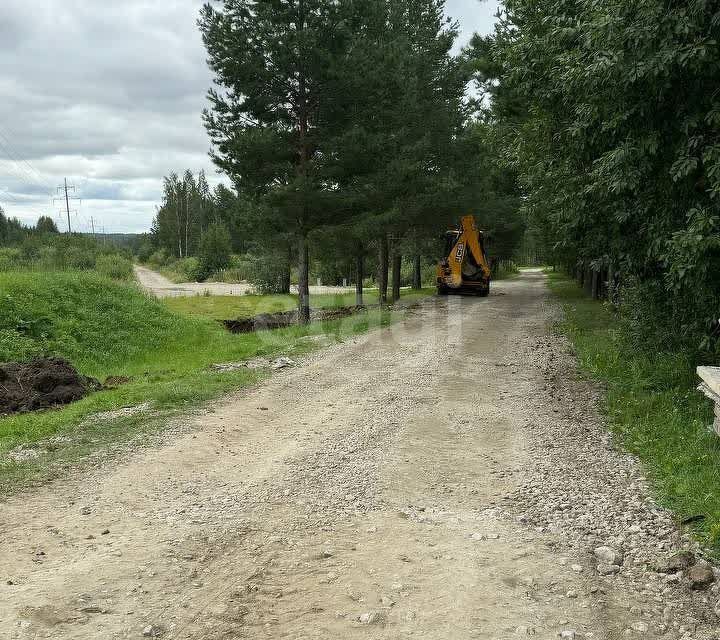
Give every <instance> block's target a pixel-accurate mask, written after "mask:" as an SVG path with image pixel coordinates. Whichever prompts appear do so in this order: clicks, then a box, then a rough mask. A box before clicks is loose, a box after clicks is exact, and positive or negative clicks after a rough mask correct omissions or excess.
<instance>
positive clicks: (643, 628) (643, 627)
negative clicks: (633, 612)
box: [630, 620, 650, 633]
mask: <svg viewBox="0 0 720 640" xmlns="http://www.w3.org/2000/svg"><path fill="white" fill-rule="evenodd" d="M630 628H631V629H632V630H633V631H635V632H636V633H647V632H648V630H649V629H650V627H649V626H648V623H647V622H643V621H642V620H638V621H637V622H633V623H632V624H631V625H630Z"/></svg>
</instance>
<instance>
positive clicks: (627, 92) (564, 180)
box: [475, 0, 720, 357]
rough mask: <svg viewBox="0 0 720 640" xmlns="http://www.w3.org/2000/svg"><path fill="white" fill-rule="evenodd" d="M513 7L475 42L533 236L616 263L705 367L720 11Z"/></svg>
mask: <svg viewBox="0 0 720 640" xmlns="http://www.w3.org/2000/svg"><path fill="white" fill-rule="evenodd" d="M505 9H506V11H505V13H504V15H503V18H502V19H501V20H500V22H499V24H498V26H497V29H496V33H495V35H494V37H493V38H491V39H489V40H486V41H476V42H475V44H476V45H477V46H476V53H477V65H476V69H477V70H478V75H479V77H480V79H481V80H484V81H485V83H484V85H483V86H484V87H485V88H486V89H487V90H488V91H489V92H490V93H491V94H492V95H493V98H494V102H493V109H492V118H493V123H494V126H495V129H496V133H497V135H498V137H499V140H500V142H501V144H502V149H503V150H504V154H505V158H506V160H507V162H508V163H509V165H510V166H512V167H513V169H514V170H515V171H517V173H518V176H519V179H520V182H521V184H522V186H523V189H524V191H525V194H526V199H525V206H526V209H527V211H528V214H529V215H530V216H531V217H532V220H533V224H534V225H536V226H538V227H540V228H542V229H543V230H544V232H545V234H546V237H545V240H546V242H547V244H548V246H552V247H554V252H555V261H556V263H558V264H564V265H565V266H567V267H569V268H573V267H574V266H575V263H576V261H578V260H584V261H593V262H594V263H596V264H599V265H608V264H611V263H612V265H613V267H614V269H615V271H616V273H618V274H619V275H620V277H621V279H622V280H623V281H624V282H628V283H640V285H641V286H642V287H643V293H642V296H641V297H642V299H643V300H645V302H644V303H643V304H647V305H648V306H647V307H646V310H645V312H643V313H645V314H646V315H650V314H653V316H654V317H655V319H658V320H661V321H665V319H667V321H668V324H669V325H674V326H675V327H676V330H677V331H678V332H679V333H681V334H682V335H683V336H688V337H689V338H691V341H693V342H694V344H695V350H697V349H698V347H700V348H701V349H703V350H704V351H705V357H708V356H709V355H710V353H711V351H712V348H713V345H712V344H711V342H710V341H709V339H708V338H707V336H708V329H709V325H710V322H711V321H712V320H713V319H716V318H717V317H718V316H720V278H718V277H717V274H718V272H719V271H718V270H719V269H720V228H719V226H718V221H719V217H718V216H719V215H720V209H719V208H718V207H719V206H720V205H718V202H719V200H718V196H719V195H720V116H718V114H720V102H718V95H717V92H716V91H715V90H714V88H713V87H714V86H715V85H716V79H717V77H718V74H719V73H720V48H718V46H717V42H718V41H719V40H720V10H718V7H717V6H716V5H715V4H714V3H712V2H710V1H709V0H686V1H685V2H682V3H680V4H678V5H677V6H674V7H673V9H672V11H669V10H668V8H667V4H666V3H664V2H661V1H660V0H638V1H637V2H632V3H628V2H625V1H624V0H603V1H602V2H596V1H594V0H579V1H577V0H540V2H538V1H536V0H532V1H531V0H507V2H506V3H505ZM631 286H635V285H634V284H631ZM633 297H634V299H636V300H639V299H640V298H638V297H637V296H635V295H634V294H633ZM650 297H653V300H652V301H650ZM633 313H635V312H633ZM663 333H664V332H662V333H661V334H658V338H659V337H660V336H661V335H663ZM649 337H652V336H649ZM663 346H664V345H663V342H662V341H658V342H656V343H655V347H656V348H663Z"/></svg>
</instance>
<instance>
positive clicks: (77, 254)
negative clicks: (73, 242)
mask: <svg viewBox="0 0 720 640" xmlns="http://www.w3.org/2000/svg"><path fill="white" fill-rule="evenodd" d="M64 262H65V266H66V267H67V268H68V269H80V270H86V269H92V268H93V267H94V266H95V255H94V254H93V253H92V252H91V251H87V250H86V249H84V248H81V247H77V246H73V247H67V248H66V249H65V254H64Z"/></svg>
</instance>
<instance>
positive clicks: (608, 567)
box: [597, 562, 620, 576]
mask: <svg viewBox="0 0 720 640" xmlns="http://www.w3.org/2000/svg"><path fill="white" fill-rule="evenodd" d="M597 570H598V573H599V574H600V575H601V576H609V575H612V574H613V573H617V572H618V571H620V566H619V565H617V564H607V563H605V562H601V563H600V564H599V565H598V566H597Z"/></svg>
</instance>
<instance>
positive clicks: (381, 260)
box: [377, 233, 388, 304]
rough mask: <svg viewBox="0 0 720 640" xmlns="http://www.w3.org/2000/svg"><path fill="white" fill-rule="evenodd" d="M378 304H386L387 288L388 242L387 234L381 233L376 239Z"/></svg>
mask: <svg viewBox="0 0 720 640" xmlns="http://www.w3.org/2000/svg"><path fill="white" fill-rule="evenodd" d="M377 285H378V302H379V303H380V304H387V288H388V240H387V234H385V233H383V234H382V235H381V236H380V238H379V239H378V274H377Z"/></svg>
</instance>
